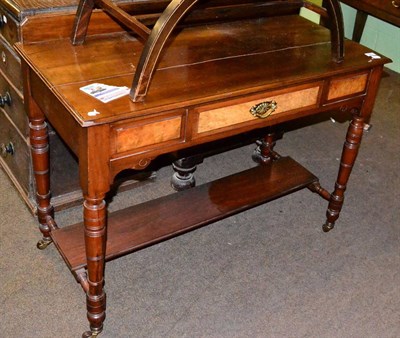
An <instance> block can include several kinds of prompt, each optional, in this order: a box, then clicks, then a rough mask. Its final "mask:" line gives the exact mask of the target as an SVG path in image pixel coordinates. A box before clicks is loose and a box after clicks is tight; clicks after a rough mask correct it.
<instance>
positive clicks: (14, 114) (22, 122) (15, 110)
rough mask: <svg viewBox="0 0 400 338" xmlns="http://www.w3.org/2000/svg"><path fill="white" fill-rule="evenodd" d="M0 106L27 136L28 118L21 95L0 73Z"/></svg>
mask: <svg viewBox="0 0 400 338" xmlns="http://www.w3.org/2000/svg"><path fill="white" fill-rule="evenodd" d="M0 107H1V108H2V109H3V110H4V111H5V113H6V114H7V115H8V116H9V118H10V119H11V120H12V122H13V123H14V124H15V126H16V127H17V128H18V130H19V131H20V132H21V134H22V135H24V136H26V137H27V136H28V134H29V128H28V118H27V116H26V113H25V110H24V102H23V98H22V97H21V95H20V94H19V93H18V92H17V91H16V90H15V89H14V88H13V86H11V85H10V84H9V83H8V81H7V80H6V79H5V78H4V76H2V75H1V74H0Z"/></svg>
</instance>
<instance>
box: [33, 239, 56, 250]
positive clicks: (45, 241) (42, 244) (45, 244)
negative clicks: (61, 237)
mask: <svg viewBox="0 0 400 338" xmlns="http://www.w3.org/2000/svg"><path fill="white" fill-rule="evenodd" d="M52 242H53V241H52V240H51V239H50V238H48V239H47V238H43V239H41V240H40V241H39V242H37V244H36V247H37V248H38V249H39V250H44V249H46V248H47V247H48V246H49V245H50V244H51V243H52Z"/></svg>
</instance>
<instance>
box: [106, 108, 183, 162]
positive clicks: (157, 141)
mask: <svg viewBox="0 0 400 338" xmlns="http://www.w3.org/2000/svg"><path fill="white" fill-rule="evenodd" d="M185 117H186V113H185V111H181V112H172V113H168V114H165V115H163V116H162V117H158V118H147V119H140V120H137V119H135V120H131V121H125V122H121V123H116V124H114V125H112V126H111V153H112V154H121V153H131V152H132V151H134V152H137V151H142V150H145V149H147V148H149V147H151V146H154V145H157V146H158V147H160V148H161V147H163V146H168V145H172V144H175V143H180V142H183V140H184V126H185ZM117 156H118V155H117Z"/></svg>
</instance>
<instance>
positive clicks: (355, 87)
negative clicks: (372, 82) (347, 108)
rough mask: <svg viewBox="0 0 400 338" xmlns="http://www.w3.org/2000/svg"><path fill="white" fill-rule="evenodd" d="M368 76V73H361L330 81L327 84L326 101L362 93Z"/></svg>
mask: <svg viewBox="0 0 400 338" xmlns="http://www.w3.org/2000/svg"><path fill="white" fill-rule="evenodd" d="M368 76H369V73H362V74H353V75H348V76H344V77H339V78H334V79H332V80H331V81H330V83H329V90H328V96H327V99H328V101H329V100H334V99H338V98H341V97H347V96H351V95H356V94H361V93H364V92H365V90H366V88H367V82H368Z"/></svg>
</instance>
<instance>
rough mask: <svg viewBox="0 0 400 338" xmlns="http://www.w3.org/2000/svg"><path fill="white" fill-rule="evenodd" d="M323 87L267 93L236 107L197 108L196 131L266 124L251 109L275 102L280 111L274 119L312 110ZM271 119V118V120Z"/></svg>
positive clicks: (235, 104) (315, 86)
mask: <svg viewBox="0 0 400 338" xmlns="http://www.w3.org/2000/svg"><path fill="white" fill-rule="evenodd" d="M319 93H320V86H319V85H318V84H315V85H314V86H311V87H309V88H298V87H297V88H292V90H291V91H290V92H286V93H280V92H275V93H266V94H259V95H256V96H254V97H251V98H247V100H246V101H245V102H241V103H240V102H238V103H235V102H233V104H232V105H229V106H224V107H215V108H213V107H212V106H211V107H210V106H207V107H200V108H196V111H197V114H198V123H197V128H195V129H196V131H197V133H198V134H202V133H208V132H213V131H220V130H221V129H227V128H234V127H235V126H237V125H240V124H245V123H254V122H255V121H260V122H262V121H264V119H260V118H258V117H255V116H253V115H252V114H251V113H250V109H251V108H252V107H254V106H255V105H257V104H260V103H263V102H268V101H275V102H276V104H277V107H276V109H275V110H274V111H273V112H271V113H270V116H274V115H278V114H282V113H285V112H289V111H297V110H299V109H304V108H310V107H312V106H316V105H317V104H318V101H319V96H320V95H319ZM267 118H268V117H267Z"/></svg>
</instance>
